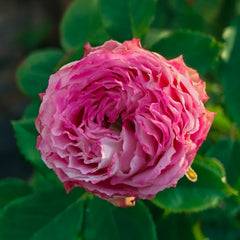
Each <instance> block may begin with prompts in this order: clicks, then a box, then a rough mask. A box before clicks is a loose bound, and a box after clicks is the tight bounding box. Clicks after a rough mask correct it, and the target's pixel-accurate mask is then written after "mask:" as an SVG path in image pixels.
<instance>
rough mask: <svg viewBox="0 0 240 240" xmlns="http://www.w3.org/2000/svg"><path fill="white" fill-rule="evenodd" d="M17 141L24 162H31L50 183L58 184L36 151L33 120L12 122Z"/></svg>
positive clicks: (35, 133) (53, 174)
mask: <svg viewBox="0 0 240 240" xmlns="http://www.w3.org/2000/svg"><path fill="white" fill-rule="evenodd" d="M12 125H13V128H14V131H15V137H16V140H17V146H18V148H19V150H20V152H21V153H22V154H23V155H24V157H25V158H26V160H28V161H29V162H31V163H32V164H33V165H34V166H35V167H36V168H37V169H38V170H39V171H40V172H41V173H42V174H43V175H44V176H46V177H47V178H48V179H49V180H51V181H52V182H55V183H58V184H60V181H59V180H58V179H57V177H56V175H55V173H54V172H53V171H51V170H50V169H48V168H47V166H46V165H45V164H44V162H43V161H42V159H41V154H40V152H39V151H38V150H37V149H36V140H37V135H38V133H37V130H36V128H35V125H34V119H22V120H19V121H12Z"/></svg>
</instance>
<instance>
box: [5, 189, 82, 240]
mask: <svg viewBox="0 0 240 240" xmlns="http://www.w3.org/2000/svg"><path fill="white" fill-rule="evenodd" d="M80 197H81V194H80V193H79V192H76V191H75V192H71V193H70V194H69V195H67V194H66V193H65V191H64V190H63V189H50V190H47V191H42V192H37V193H34V194H31V195H29V196H26V197H24V198H21V199H17V200H15V201H13V202H12V203H11V204H9V205H8V206H7V207H5V208H4V210H3V212H2V216H1V217H0V239H1V240H16V239H18V240H38V239H39V240H40V239H44V240H52V239H54V240H66V239H68V240H75V239H76V238H77V234H78V233H79V231H80V229H81V223H82V217H83V202H82V201H81V200H79V198H80Z"/></svg>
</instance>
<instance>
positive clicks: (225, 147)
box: [205, 137, 233, 177]
mask: <svg viewBox="0 0 240 240" xmlns="http://www.w3.org/2000/svg"><path fill="white" fill-rule="evenodd" d="M232 148H233V141H232V139H231V138H229V137H228V138H221V139H219V140H218V141H217V142H216V143H215V144H212V145H211V147H210V148H209V149H208V151H207V152H206V154H205V156H206V157H210V158H217V159H218V160H220V161H221V163H222V164H223V166H224V168H225V169H226V170H227V167H228V166H229V164H230V158H231V154H232ZM227 177H228V172H227Z"/></svg>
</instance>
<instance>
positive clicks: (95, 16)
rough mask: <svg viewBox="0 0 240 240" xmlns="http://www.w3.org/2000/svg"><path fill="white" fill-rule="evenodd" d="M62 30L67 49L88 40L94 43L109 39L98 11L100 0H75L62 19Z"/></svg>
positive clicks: (64, 44)
mask: <svg viewBox="0 0 240 240" xmlns="http://www.w3.org/2000/svg"><path fill="white" fill-rule="evenodd" d="M60 32H61V44H62V46H63V48H64V49H65V50H66V51H70V50H72V49H73V48H75V47H77V46H79V45H83V44H85V43H86V42H88V41H89V42H90V43H91V44H93V45H94V44H102V43H103V42H104V41H106V40H108V38H109V37H108V35H107V33H106V32H105V30H104V29H103V26H102V23H101V19H100V15H99V12H98V0H75V1H73V2H72V4H71V5H70V6H69V8H68V9H67V11H66V13H65V15H64V17H63V19H62V22H61V25H60Z"/></svg>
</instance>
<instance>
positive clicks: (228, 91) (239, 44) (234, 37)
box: [221, 15, 240, 126]
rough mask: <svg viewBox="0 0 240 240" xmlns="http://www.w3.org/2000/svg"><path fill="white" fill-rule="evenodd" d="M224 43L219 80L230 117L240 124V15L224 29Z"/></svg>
mask: <svg viewBox="0 0 240 240" xmlns="http://www.w3.org/2000/svg"><path fill="white" fill-rule="evenodd" d="M223 37H224V39H225V41H226V42H225V45H224V49H223V53H222V58H223V60H224V61H225V62H224V63H223V66H222V71H221V82H222V85H223V91H224V95H225V102H226V107H227V111H228V112H229V115H230V117H231V118H232V119H233V120H234V121H235V122H236V123H237V124H238V126H240V111H239V109H240V94H239V89H240V81H239V62H240V54H239V52H240V15H239V16H238V17H236V19H235V20H234V21H233V22H232V24H231V25H230V26H229V27H228V28H227V29H226V30H225V32H224V35H223Z"/></svg>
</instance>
